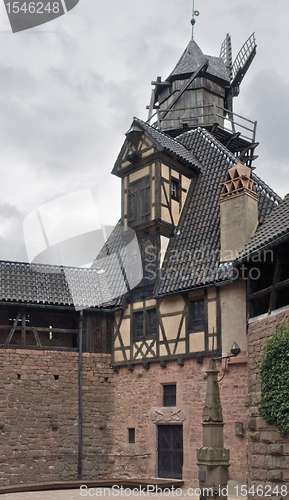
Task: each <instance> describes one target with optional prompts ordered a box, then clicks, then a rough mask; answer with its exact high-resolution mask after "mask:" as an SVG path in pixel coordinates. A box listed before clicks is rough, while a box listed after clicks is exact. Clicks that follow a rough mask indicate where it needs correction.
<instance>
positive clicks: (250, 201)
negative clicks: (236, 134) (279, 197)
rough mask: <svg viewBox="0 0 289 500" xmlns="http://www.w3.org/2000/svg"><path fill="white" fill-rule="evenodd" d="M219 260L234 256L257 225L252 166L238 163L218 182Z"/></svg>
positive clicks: (256, 198)
mask: <svg viewBox="0 0 289 500" xmlns="http://www.w3.org/2000/svg"><path fill="white" fill-rule="evenodd" d="M221 188H222V192H221V197H220V222H221V262H228V261H231V260H234V259H236V257H237V255H238V253H239V252H240V251H241V250H242V249H243V248H244V246H245V244H246V243H247V242H248V241H249V239H250V238H251V236H253V234H254V233H255V231H256V229H257V226H258V195H257V193H256V182H255V181H254V180H253V179H252V169H251V168H250V167H248V166H246V165H243V164H242V163H240V162H238V163H237V164H236V165H234V166H233V167H231V168H230V169H229V170H228V175H227V179H226V181H225V182H222V183H221Z"/></svg>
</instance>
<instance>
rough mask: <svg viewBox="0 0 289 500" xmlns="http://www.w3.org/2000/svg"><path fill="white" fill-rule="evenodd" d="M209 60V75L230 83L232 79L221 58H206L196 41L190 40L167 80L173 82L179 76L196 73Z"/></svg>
mask: <svg viewBox="0 0 289 500" xmlns="http://www.w3.org/2000/svg"><path fill="white" fill-rule="evenodd" d="M205 59H208V60H209V65H208V68H207V73H208V74H209V75H213V76H216V77H218V78H221V79H222V80H225V81H228V82H229V81H230V77H229V74H228V71H227V68H226V66H225V64H224V61H223V59H222V58H221V57H213V56H206V55H204V54H203V52H202V50H201V49H200V47H199V46H198V45H197V43H196V42H195V41H194V40H190V42H189V43H188V45H187V47H186V49H185V51H184V53H183V54H182V56H181V58H180V60H179V62H178V63H177V65H176V67H175V68H174V70H173V71H172V72H171V74H170V76H169V77H168V78H167V80H173V79H175V78H176V77H177V76H180V75H185V74H189V73H194V72H195V71H196V70H197V69H198V67H199V66H200V65H201V64H202V63H203V62H204V61H205Z"/></svg>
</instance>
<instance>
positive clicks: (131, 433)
mask: <svg viewBox="0 0 289 500" xmlns="http://www.w3.org/2000/svg"><path fill="white" fill-rule="evenodd" d="M128 442H129V443H130V444H134V443H135V428H131V429H128Z"/></svg>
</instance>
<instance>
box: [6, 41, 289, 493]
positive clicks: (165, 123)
mask: <svg viewBox="0 0 289 500" xmlns="http://www.w3.org/2000/svg"><path fill="white" fill-rule="evenodd" d="M255 53H256V43H255V38H254V35H252V36H251V37H250V38H249V39H248V40H247V41H246V43H245V44H244V46H243V47H242V49H241V51H240V52H239V54H238V55H237V57H236V59H235V61H234V63H233V61H232V55H231V40H230V36H229V35H227V37H226V39H225V41H224V43H223V45H222V47H221V52H220V56H219V57H213V56H208V55H204V54H203V52H202V50H201V49H200V48H199V46H198V45H197V43H196V42H195V41H194V39H192V40H190V42H189V44H188V46H187V47H186V49H185V51H184V53H183V55H182V56H181V58H180V60H179V61H178V63H177V65H176V66H175V68H174V69H173V71H172V72H171V74H170V75H169V76H168V77H167V78H166V79H165V80H162V79H161V78H160V77H158V78H157V79H156V81H154V82H152V83H153V90H152V98H151V102H150V106H149V117H148V120H147V121H146V122H144V121H142V120H140V119H138V118H134V119H133V122H132V124H131V126H130V128H129V130H128V131H127V133H126V134H125V136H126V137H125V141H124V144H123V146H122V148H121V151H120V153H119V156H118V158H117V160H116V163H115V165H114V168H113V171H112V173H113V174H114V175H116V176H118V177H119V178H120V179H121V190H122V191H121V192H122V206H121V218H120V221H119V224H118V225H117V226H116V227H115V229H114V231H113V232H112V234H111V235H110V237H109V239H108V241H107V243H106V245H105V246H104V247H103V249H102V251H101V252H100V254H99V256H98V257H97V259H96V260H95V262H94V264H93V266H92V268H91V269H76V268H75V269H73V268H67V269H65V268H62V267H59V268H57V267H53V266H48V265H41V264H35V265H30V264H28V263H18V262H1V263H0V273H1V274H0V275H1V288H0V293H1V297H0V300H1V307H0V339H1V340H0V342H1V360H2V362H1V370H2V376H1V380H0V392H1V408H0V429H1V458H0V460H1V468H0V484H2V485H3V484H7V483H11V484H14V483H20V482H37V481H39V480H41V481H56V480H69V479H77V477H78V476H79V474H81V476H82V478H83V480H85V479H105V478H112V477H116V478H117V477H126V478H156V477H160V478H174V479H183V480H184V481H185V484H187V485H194V486H198V467H197V449H198V448H200V447H201V446H202V433H203V430H202V412H203V407H204V402H205V397H206V378H207V374H206V371H207V370H208V366H209V361H210V359H211V358H212V357H214V358H215V359H216V364H217V367H218V370H219V372H220V373H219V378H221V377H223V375H224V377H223V378H222V381H221V382H220V384H219V385H220V395H221V402H222V408H223V417H224V423H225V426H224V446H225V448H227V449H229V450H230V467H229V469H228V478H229V480H230V481H232V482H234V481H235V484H238V483H246V478H249V482H252V483H254V481H257V482H258V484H259V483H260V482H261V483H262V481H273V482H274V481H278V480H279V481H280V480H282V481H286V480H287V481H289V476H288V477H287V476H286V474H285V473H286V471H285V472H284V471H282V475H280V474H279V476H278V474H277V473H276V471H277V472H278V471H280V470H281V468H280V464H279V465H278V464H276V463H275V465H274V464H273V465H272V467H271V469H270V467H269V468H268V470H266V471H265V472H266V474H267V475H266V477H265V476H264V473H263V475H262V474H261V472H262V470H263V471H264V470H265V468H264V467H263V466H259V467H258V465H256V464H258V460H255V458H256V457H257V458H258V457H261V456H262V457H265V455H267V456H268V454H270V451H269V450H270V446H271V445H273V444H275V443H276V442H277V441H278V437H277V434H276V432H275V430H274V429H272V428H269V427H268V426H266V424H265V423H264V422H263V421H262V419H261V417H260V416H259V414H258V405H257V402H256V397H257V396H258V393H259V392H260V387H259V385H260V384H259V382H258V374H257V372H256V364H255V363H254V361H255V360H258V356H259V355H260V352H261V351H260V349H261V347H260V345H261V344H262V342H261V344H260V339H263V340H264V339H266V336H268V335H271V333H272V331H273V329H274V326H275V324H277V322H278V321H279V318H280V317H282V318H287V317H288V316H289V264H288V259H287V256H288V245H289V243H288V242H289V198H288V196H287V197H285V198H284V200H282V199H281V198H280V197H279V196H278V195H277V194H276V193H274V191H273V190H272V189H271V188H270V187H269V186H267V185H266V184H265V183H264V182H263V181H262V180H261V179H260V178H259V177H258V176H257V175H256V174H255V172H254V168H253V162H254V160H255V159H256V155H255V148H256V146H257V143H256V139H255V134H256V122H253V121H250V120H247V119H245V118H243V117H241V116H239V115H235V114H234V112H233V100H234V97H236V96H237V95H238V93H239V87H240V84H241V81H242V79H243V77H244V75H245V74H246V71H247V70H248V68H249V66H250V64H251V62H252V60H253V58H254V56H255ZM135 238H137V242H138V244H137V245H135ZM129 245H130V252H129V254H127V255H128V257H127V258H126V261H125V262H124V260H125V259H123V255H124V252H125V250H126V249H127V247H128V246H129ZM139 255H140V256H141V267H140V261H139ZM120 262H121V265H120ZM71 283H74V284H75V283H76V284H77V290H78V295H77V294H76V295H75V294H73V293H71ZM95 283H97V284H98V286H96V284H95ZM80 335H81V336H80ZM79 339H81V341H80V340H79ZM258 342H259V343H258ZM236 344H237V345H236ZM238 347H239V348H240V350H241V353H240V354H239V355H238V356H232V357H230V358H229V359H228V360H225V359H223V360H222V359H221V360H218V358H222V357H225V356H227V355H228V356H231V350H232V349H233V353H236V349H237V350H238ZM234 349H235V350H234ZM248 368H249V370H248ZM248 374H249V385H248ZM80 384H81V385H80ZM258 391H259V392H258ZM256 395H257V396H256ZM80 403H81V404H80ZM80 412H81V416H80ZM248 415H249V419H248ZM80 422H81V436H82V439H81V450H80V449H79V445H80V442H79V439H80V438H79V436H80ZM248 422H249V423H250V425H249V426H248ZM266 432H267V433H269V434H270V438H269V437H268V436H269V434H268V436H267V441H266V439H265V434H266ZM262 433H263V434H262ZM264 433H265V434H264ZM263 438H264V439H263ZM262 440H263V441H262ZM276 440H277V441H276ZM284 443H285V444H286V443H287V441H286V438H284ZM257 444H258V445H259V446H256V445H257ZM260 444H263V445H264V446H263V447H261V446H260ZM286 450H287V448H286V446H285V445H284V447H283V448H282V452H281V451H280V453H279V455H280V454H281V455H282V459H283V462H282V463H285V462H286V460H287V459H288V457H287V459H286V456H285V455H286ZM287 451H288V453H289V450H287ZM247 455H248V457H247ZM252 457H253V458H252ZM254 457H255V458H254ZM273 458H274V457H273ZM275 458H276V457H275ZM286 463H287V462H286ZM287 467H288V468H289V464H288V463H287ZM270 471H271V472H270ZM272 471H273V472H275V476H274V474H273V473H272ZM283 472H284V475H283ZM258 474H259V475H258ZM270 474H271V476H270ZM277 476H278V477H279V479H278V477H277ZM281 477H282V479H281ZM236 482H237V483H236ZM232 484H234V483H232ZM272 484H273V483H272Z"/></svg>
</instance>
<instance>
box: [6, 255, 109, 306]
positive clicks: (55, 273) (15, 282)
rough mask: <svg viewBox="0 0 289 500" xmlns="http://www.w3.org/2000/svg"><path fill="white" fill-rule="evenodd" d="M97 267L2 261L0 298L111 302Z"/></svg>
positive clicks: (53, 302) (72, 303)
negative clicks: (82, 267) (85, 267)
mask: <svg viewBox="0 0 289 500" xmlns="http://www.w3.org/2000/svg"><path fill="white" fill-rule="evenodd" d="M105 287H106V284H105V282H104V280H103V277H102V276H101V275H100V274H99V272H98V271H97V270H96V269H80V268H68V267H57V266H48V265H41V264H28V263H24V262H9V261H0V300H2V301H7V302H22V303H23V302H26V303H31V304H49V305H57V306H60V305H61V306H74V307H76V308H87V307H98V306H108V305H111V304H112V302H111V300H110V298H109V295H108V294H107V292H106V288H105Z"/></svg>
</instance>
